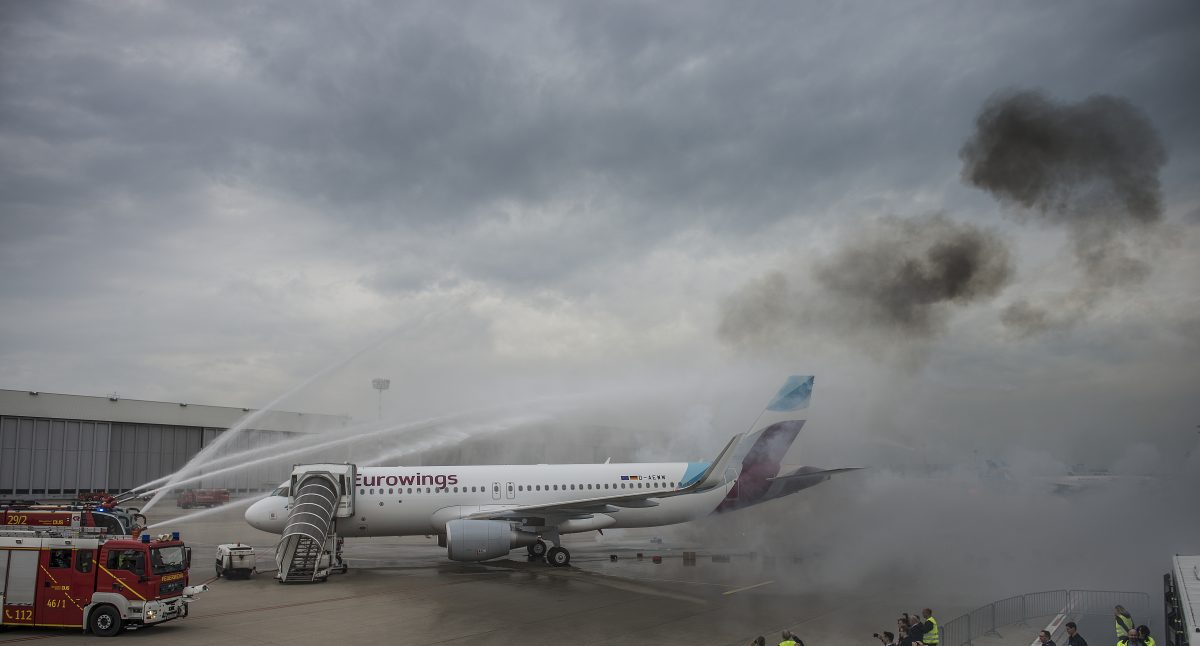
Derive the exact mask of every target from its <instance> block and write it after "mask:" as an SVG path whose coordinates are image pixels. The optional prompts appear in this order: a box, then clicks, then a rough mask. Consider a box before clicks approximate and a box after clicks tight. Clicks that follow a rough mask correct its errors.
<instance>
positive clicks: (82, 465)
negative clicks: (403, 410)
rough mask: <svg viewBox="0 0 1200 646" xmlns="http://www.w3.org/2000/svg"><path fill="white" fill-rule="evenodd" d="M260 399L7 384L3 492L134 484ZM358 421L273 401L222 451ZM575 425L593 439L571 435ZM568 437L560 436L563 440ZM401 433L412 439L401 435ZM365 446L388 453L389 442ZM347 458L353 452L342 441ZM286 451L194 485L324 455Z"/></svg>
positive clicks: (490, 439) (238, 488) (240, 487)
mask: <svg viewBox="0 0 1200 646" xmlns="http://www.w3.org/2000/svg"><path fill="white" fill-rule="evenodd" d="M251 412H253V409H250V408H239V407H229V406H208V405H202V404H191V403H181V402H162V401H145V400H138V399H126V398H123V397H119V396H117V395H109V396H102V397H96V396H89V395H69V394H59V393H47V392H38V391H28V390H2V389H0V497H2V498H22V497H24V498H35V499H53V498H74V497H75V496H76V495H78V494H79V493H84V492H92V491H107V492H110V493H118V492H124V491H128V490H130V489H132V488H134V487H137V486H139V485H141V484H144V483H146V482H148V481H150V480H153V479H155V478H160V477H162V476H166V475H168V474H171V473H174V472H175V471H177V470H179V469H180V468H182V467H183V466H184V465H185V464H186V463H187V462H188V460H190V459H191V458H192V457H193V456H195V455H196V454H197V453H199V452H200V451H201V449H203V448H204V447H206V446H208V445H210V444H211V443H212V442H213V441H215V440H216V439H217V437H219V436H220V435H221V434H222V433H224V432H225V430H226V429H228V428H229V427H231V426H232V425H234V424H236V423H237V422H238V420H240V419H242V418H243V417H245V416H246V415H248V414H250V413H251ZM352 423H353V420H351V419H350V417H348V416H345V415H326V414H317V413H301V412H288V411H269V412H267V413H266V414H264V415H262V416H260V417H259V418H258V419H257V420H255V422H254V428H253V429H252V430H247V431H245V432H243V433H241V434H240V435H239V436H238V437H237V438H235V439H234V440H233V441H232V442H231V443H230V445H229V446H227V447H223V448H222V449H221V452H220V453H221V455H225V454H227V453H235V452H240V451H245V450H252V449H255V448H259V447H263V446H270V445H273V444H275V443H277V442H279V441H281V440H285V439H288V438H292V437H297V436H300V435H303V434H311V433H316V432H325V431H329V430H331V429H337V428H342V427H346V426H348V425H350V424H352ZM564 433H567V434H569V435H571V436H573V437H575V438H587V441H586V442H564V441H561V439H562V437H563V434H564ZM555 438H558V439H559V440H560V441H553V440H554V439H555ZM659 439H660V438H658V437H656V436H655V435H654V434H646V433H644V432H641V431H633V430H629V429H623V428H613V427H602V426H580V427H577V428H564V426H563V425H562V424H554V425H550V424H540V425H536V426H531V427H528V428H522V429H516V430H514V431H511V432H505V433H503V434H497V435H491V436H486V437H480V438H475V439H469V440H466V441H463V442H459V443H456V444H454V445H453V446H448V447H445V448H441V449H436V450H430V451H426V452H423V453H419V454H416V455H412V456H407V457H405V458H404V459H399V460H396V461H395V462H391V463H390V464H406V465H422V464H496V463H499V462H510V463H555V462H603V461H604V460H605V459H606V458H611V459H613V460H614V461H632V460H637V459H642V458H644V457H645V455H646V451H650V452H652V453H662V452H664V451H665V450H666V449H667V447H666V446H665V445H664V446H661V447H660V446H657V444H658V443H659V442H657V441H656V440H659ZM398 441H402V440H400V439H399V438H398ZM373 444H374V445H373V446H361V445H360V446H358V447H356V450H355V453H356V454H366V455H372V454H374V455H379V454H380V451H381V450H382V449H383V448H384V442H375V443H373ZM338 453H339V454H340V455H339V456H338V457H339V459H345V453H343V452H341V451H338ZM311 457H312V459H311V460H310V459H308V458H309V456H303V457H297V458H281V459H279V460H273V461H269V462H267V463H264V464H260V465H255V466H250V467H246V468H244V469H236V470H234V471H232V472H230V473H226V474H220V475H217V476H212V477H206V478H204V479H203V480H201V481H199V482H195V483H191V484H188V485H184V486H181V487H180V489H185V488H193V487H194V488H216V489H228V490H230V492H232V493H235V494H236V493H251V492H259V491H269V490H271V489H274V488H275V487H276V486H278V485H279V483H280V482H283V481H285V480H287V478H288V474H289V473H290V472H291V465H292V464H293V463H295V462H305V461H313V460H318V458H321V457H324V456H311Z"/></svg>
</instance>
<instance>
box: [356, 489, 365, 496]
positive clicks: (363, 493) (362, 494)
mask: <svg viewBox="0 0 1200 646" xmlns="http://www.w3.org/2000/svg"><path fill="white" fill-rule="evenodd" d="M358 495H360V496H365V495H367V490H366V489H359V490H358Z"/></svg>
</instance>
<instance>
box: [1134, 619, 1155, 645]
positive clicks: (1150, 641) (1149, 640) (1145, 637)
mask: <svg viewBox="0 0 1200 646" xmlns="http://www.w3.org/2000/svg"><path fill="white" fill-rule="evenodd" d="M1138 635H1139V636H1141V638H1142V643H1143V644H1145V645H1146V646H1154V638H1153V637H1151V636H1150V627H1149V626H1147V625H1145V624H1142V625H1141V626H1138Z"/></svg>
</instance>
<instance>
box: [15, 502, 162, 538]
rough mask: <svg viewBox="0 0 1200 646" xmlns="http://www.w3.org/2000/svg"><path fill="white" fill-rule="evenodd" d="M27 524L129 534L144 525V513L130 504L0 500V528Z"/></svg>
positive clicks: (112, 534)
mask: <svg viewBox="0 0 1200 646" xmlns="http://www.w3.org/2000/svg"><path fill="white" fill-rule="evenodd" d="M22 526H31V527H45V528H52V527H76V528H82V527H96V528H101V529H103V530H105V531H106V532H107V533H108V534H109V535H110V536H117V535H126V536H132V535H134V534H136V533H138V531H139V530H140V529H141V528H142V527H145V526H146V517H145V516H143V515H142V514H141V513H139V510H138V509H134V508H132V507H129V508H126V507H116V506H111V505H106V504H105V503H102V502H99V503H69V504H59V505H53V504H51V505H46V504H41V503H38V502H37V501H33V500H0V529H4V528H10V529H13V528H19V527H22Z"/></svg>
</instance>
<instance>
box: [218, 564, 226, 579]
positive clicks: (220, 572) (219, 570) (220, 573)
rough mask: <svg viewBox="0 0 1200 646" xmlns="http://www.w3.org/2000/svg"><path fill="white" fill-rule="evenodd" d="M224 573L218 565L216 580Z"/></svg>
mask: <svg viewBox="0 0 1200 646" xmlns="http://www.w3.org/2000/svg"><path fill="white" fill-rule="evenodd" d="M224 573H225V570H223V569H221V566H220V565H218V566H217V578H218V579H219V578H221V575H222V574H224Z"/></svg>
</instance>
